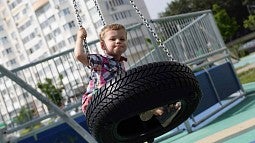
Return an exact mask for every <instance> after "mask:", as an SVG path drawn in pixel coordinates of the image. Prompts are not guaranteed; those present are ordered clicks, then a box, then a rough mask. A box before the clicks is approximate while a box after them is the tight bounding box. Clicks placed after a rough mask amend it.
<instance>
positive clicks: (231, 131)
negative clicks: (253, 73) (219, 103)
mask: <svg viewBox="0 0 255 143" xmlns="http://www.w3.org/2000/svg"><path fill="white" fill-rule="evenodd" d="M244 89H245V91H246V92H247V93H248V94H247V96H246V98H245V99H244V100H243V101H242V102H241V103H239V104H238V105H236V106H235V107H233V108H232V109H230V110H229V111H227V112H226V113H224V114H223V115H221V116H220V117H218V118H216V119H215V120H214V121H213V122H212V123H210V124H209V125H207V126H205V127H203V128H201V129H199V130H197V131H195V132H192V133H190V134H188V133H187V132H186V131H184V132H183V133H181V134H178V135H176V136H174V137H171V138H168V139H166V140H164V141H161V142H160V143H212V142H217V143H222V142H224V143H252V142H255V83H249V84H245V85H244Z"/></svg>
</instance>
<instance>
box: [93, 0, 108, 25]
mask: <svg viewBox="0 0 255 143" xmlns="http://www.w3.org/2000/svg"><path fill="white" fill-rule="evenodd" d="M93 2H94V5H95V7H96V9H97V12H98V14H99V17H100V19H101V21H102V22H103V25H104V26H105V25H106V22H105V20H104V17H103V15H102V13H101V10H100V7H99V5H98V2H97V0H93Z"/></svg>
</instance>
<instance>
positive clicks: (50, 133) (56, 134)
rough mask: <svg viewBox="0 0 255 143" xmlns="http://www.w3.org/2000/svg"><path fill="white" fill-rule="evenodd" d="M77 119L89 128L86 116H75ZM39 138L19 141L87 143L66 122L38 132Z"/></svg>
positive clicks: (30, 142) (22, 142)
mask: <svg viewBox="0 0 255 143" xmlns="http://www.w3.org/2000/svg"><path fill="white" fill-rule="evenodd" d="M75 121H76V122H77V123H79V124H80V125H81V126H82V127H83V128H85V129H86V130H88V128H87V124H86V121H85V117H84V116H83V115H82V116H79V117H77V118H75ZM37 139H38V140H36V141H35V140H34V137H29V138H26V139H23V140H21V141H19V142H18V143H72V142H73V143H87V142H86V141H85V140H84V139H83V138H82V137H81V136H80V135H79V134H78V133H77V132H76V131H75V130H73V129H72V128H71V127H70V126H69V125H68V124H66V123H63V124H60V125H58V126H55V127H53V128H50V129H48V130H45V131H43V132H41V133H39V134H37Z"/></svg>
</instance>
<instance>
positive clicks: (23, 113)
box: [16, 107, 33, 124]
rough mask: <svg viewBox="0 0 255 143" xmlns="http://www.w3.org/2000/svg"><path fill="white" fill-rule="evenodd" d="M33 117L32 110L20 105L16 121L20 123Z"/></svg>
mask: <svg viewBox="0 0 255 143" xmlns="http://www.w3.org/2000/svg"><path fill="white" fill-rule="evenodd" d="M32 118H33V110H30V109H27V108H26V107H21V109H20V111H19V115H18V116H17V118H16V119H17V123H18V124H22V123H25V122H28V121H30V120H31V119H32Z"/></svg>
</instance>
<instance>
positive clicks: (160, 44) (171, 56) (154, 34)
mask: <svg viewBox="0 0 255 143" xmlns="http://www.w3.org/2000/svg"><path fill="white" fill-rule="evenodd" d="M129 2H130V4H131V5H132V6H133V8H134V9H135V10H136V13H137V14H138V15H139V17H140V18H141V20H142V21H143V24H144V25H145V26H146V27H147V29H148V30H149V31H150V32H151V33H152V35H153V37H154V38H155V39H156V41H157V42H158V43H159V47H161V48H162V49H163V51H164V52H165V53H166V55H167V57H168V58H169V59H170V61H175V59H174V58H173V55H172V54H170V52H169V51H168V49H167V48H166V47H165V45H164V43H163V42H162V40H161V39H160V38H159V37H158V35H157V34H156V32H154V30H153V29H152V28H151V26H150V24H149V22H148V20H147V19H145V18H144V16H143V14H142V13H141V11H140V10H139V9H138V7H137V6H136V5H135V3H134V1H133V0H129Z"/></svg>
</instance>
